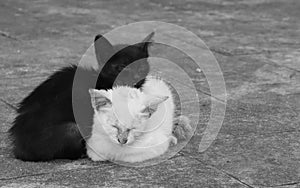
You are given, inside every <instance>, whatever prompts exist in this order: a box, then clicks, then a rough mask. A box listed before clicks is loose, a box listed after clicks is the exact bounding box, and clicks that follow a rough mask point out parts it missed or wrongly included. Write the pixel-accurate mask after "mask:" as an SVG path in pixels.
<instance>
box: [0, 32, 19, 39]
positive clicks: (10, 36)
mask: <svg viewBox="0 0 300 188" xmlns="http://www.w3.org/2000/svg"><path fill="white" fill-rule="evenodd" d="M0 36H2V37H6V38H9V39H12V40H16V41H20V39H18V38H17V37H14V36H12V35H10V34H9V33H8V32H5V31H1V30H0Z"/></svg>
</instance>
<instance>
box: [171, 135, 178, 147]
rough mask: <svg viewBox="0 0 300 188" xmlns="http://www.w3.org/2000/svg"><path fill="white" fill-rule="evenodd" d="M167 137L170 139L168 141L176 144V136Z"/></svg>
mask: <svg viewBox="0 0 300 188" xmlns="http://www.w3.org/2000/svg"><path fill="white" fill-rule="evenodd" d="M169 139H170V143H172V144H173V145H176V144H177V138H176V137H175V136H170V137H169Z"/></svg>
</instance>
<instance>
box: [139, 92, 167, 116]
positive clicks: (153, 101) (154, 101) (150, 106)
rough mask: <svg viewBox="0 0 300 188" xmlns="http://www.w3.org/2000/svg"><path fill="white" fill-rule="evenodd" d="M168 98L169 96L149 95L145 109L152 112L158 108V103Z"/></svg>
mask: <svg viewBox="0 0 300 188" xmlns="http://www.w3.org/2000/svg"><path fill="white" fill-rule="evenodd" d="M168 98H169V97H168V96H157V95H148V96H147V99H146V104H145V106H146V108H145V110H146V111H147V112H149V113H150V114H152V113H153V112H155V111H156V110H157V107H158V105H159V104H161V103H162V102H164V101H166V100H167V99H168Z"/></svg>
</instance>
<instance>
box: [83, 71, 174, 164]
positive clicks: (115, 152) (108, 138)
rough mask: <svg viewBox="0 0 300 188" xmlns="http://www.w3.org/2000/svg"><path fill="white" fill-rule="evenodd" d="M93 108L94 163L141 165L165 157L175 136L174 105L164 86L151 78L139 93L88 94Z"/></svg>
mask: <svg viewBox="0 0 300 188" xmlns="http://www.w3.org/2000/svg"><path fill="white" fill-rule="evenodd" d="M89 92H90V95H91V100H92V106H93V108H94V113H95V114H94V124H93V130H92V136H91V137H90V138H89V139H88V140H87V154H88V156H89V157H90V158H91V159H92V160H93V161H104V160H113V161H124V162H141V161H144V160H147V159H151V158H155V157H157V156H159V155H162V154H163V153H165V152H166V151H167V150H168V148H169V145H170V142H173V143H174V144H176V143H177V139H176V138H175V137H174V136H173V135H172V130H173V116H174V108H175V105H174V101H173V97H172V93H171V91H170V89H169V87H168V86H167V84H166V83H165V82H163V81H162V80H160V79H157V78H153V77H148V78H147V79H146V82H145V83H144V85H143V87H142V91H141V90H139V89H135V88H131V87H127V86H119V87H115V88H113V89H111V90H107V91H106V90H95V89H90V90H89Z"/></svg>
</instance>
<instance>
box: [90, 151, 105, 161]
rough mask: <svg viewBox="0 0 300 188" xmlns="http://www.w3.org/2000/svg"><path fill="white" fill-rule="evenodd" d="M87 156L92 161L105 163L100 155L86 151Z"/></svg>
mask: <svg viewBox="0 0 300 188" xmlns="http://www.w3.org/2000/svg"><path fill="white" fill-rule="evenodd" d="M87 155H88V156H89V158H90V159H91V160H92V161H106V160H107V159H106V158H105V157H104V156H103V155H100V154H98V153H96V152H94V151H92V150H88V151H87Z"/></svg>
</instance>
